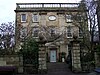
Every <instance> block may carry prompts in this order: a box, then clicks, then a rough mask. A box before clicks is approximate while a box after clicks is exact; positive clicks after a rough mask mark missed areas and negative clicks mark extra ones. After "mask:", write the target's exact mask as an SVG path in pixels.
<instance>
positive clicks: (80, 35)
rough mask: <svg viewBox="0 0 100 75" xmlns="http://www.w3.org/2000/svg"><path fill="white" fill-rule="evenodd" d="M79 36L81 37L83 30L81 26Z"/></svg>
mask: <svg viewBox="0 0 100 75" xmlns="http://www.w3.org/2000/svg"><path fill="white" fill-rule="evenodd" d="M79 37H83V32H82V29H81V28H79Z"/></svg>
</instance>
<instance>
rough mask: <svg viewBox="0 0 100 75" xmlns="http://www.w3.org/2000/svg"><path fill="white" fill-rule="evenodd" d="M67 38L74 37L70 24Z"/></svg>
mask: <svg viewBox="0 0 100 75" xmlns="http://www.w3.org/2000/svg"><path fill="white" fill-rule="evenodd" d="M67 38H72V31H71V27H70V26H68V27H67Z"/></svg>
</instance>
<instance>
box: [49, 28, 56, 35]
mask: <svg viewBox="0 0 100 75" xmlns="http://www.w3.org/2000/svg"><path fill="white" fill-rule="evenodd" d="M55 33H56V31H55V29H54V28H52V29H50V34H51V36H55Z"/></svg>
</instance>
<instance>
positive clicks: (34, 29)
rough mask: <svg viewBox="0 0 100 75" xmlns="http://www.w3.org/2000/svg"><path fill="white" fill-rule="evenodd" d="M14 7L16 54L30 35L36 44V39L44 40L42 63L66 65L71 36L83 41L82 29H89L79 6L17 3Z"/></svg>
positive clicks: (78, 4) (74, 4) (75, 4)
mask: <svg viewBox="0 0 100 75" xmlns="http://www.w3.org/2000/svg"><path fill="white" fill-rule="evenodd" d="M16 5H17V6H16V10H15V13H16V48H17V49H16V52H17V51H19V50H20V49H21V44H22V41H23V40H24V39H25V38H26V37H27V36H32V37H33V38H35V39H36V40H37V41H39V36H43V37H44V38H45V40H46V41H47V42H46V43H45V45H44V46H45V48H44V49H45V50H43V51H44V52H45V55H44V54H42V55H44V56H43V57H44V58H45V59H44V60H45V61H48V62H59V61H62V62H65V59H66V58H67V57H68V55H69V52H70V50H71V45H70V41H73V36H76V37H77V38H78V39H79V40H82V39H83V32H82V27H83V28H84V30H86V31H87V30H88V26H87V21H84V17H86V11H82V9H80V3H17V4H16ZM84 22H85V23H84ZM84 24H85V25H84ZM43 51H41V52H40V53H43ZM41 57H42V56H41ZM39 60H41V59H39ZM44 66H45V65H44Z"/></svg>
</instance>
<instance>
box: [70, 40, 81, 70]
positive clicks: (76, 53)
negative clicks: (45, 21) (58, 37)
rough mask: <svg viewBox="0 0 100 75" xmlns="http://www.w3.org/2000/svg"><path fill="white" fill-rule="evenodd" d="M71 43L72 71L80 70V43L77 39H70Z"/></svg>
mask: <svg viewBox="0 0 100 75" xmlns="http://www.w3.org/2000/svg"><path fill="white" fill-rule="evenodd" d="M71 44H72V51H71V53H72V71H73V72H81V71H82V70H81V61H80V44H79V41H78V40H73V41H71Z"/></svg>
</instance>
